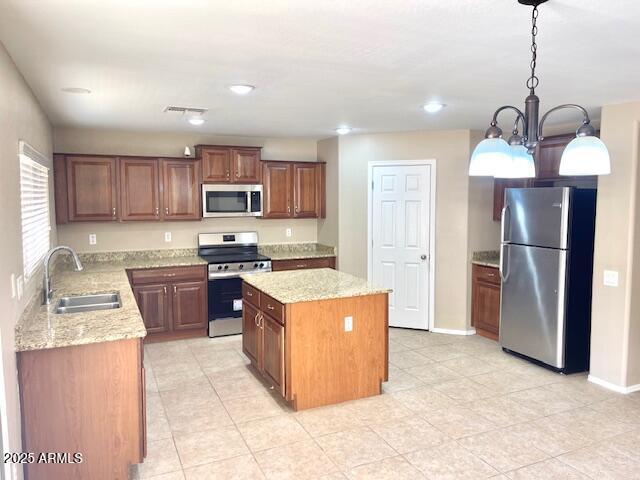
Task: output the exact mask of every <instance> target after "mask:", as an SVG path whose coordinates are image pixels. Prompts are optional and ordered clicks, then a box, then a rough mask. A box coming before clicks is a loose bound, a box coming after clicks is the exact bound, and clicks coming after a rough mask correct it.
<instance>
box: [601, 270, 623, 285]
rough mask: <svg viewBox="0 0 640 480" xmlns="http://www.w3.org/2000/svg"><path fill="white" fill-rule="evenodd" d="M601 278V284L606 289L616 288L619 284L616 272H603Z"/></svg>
mask: <svg viewBox="0 0 640 480" xmlns="http://www.w3.org/2000/svg"><path fill="white" fill-rule="evenodd" d="M603 277H604V278H603V283H604V284H605V285H606V286H607V287H617V286H618V285H619V283H620V278H619V275H618V272H616V271H615V270H605V271H604V276H603Z"/></svg>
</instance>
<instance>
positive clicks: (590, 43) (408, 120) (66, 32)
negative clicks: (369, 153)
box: [0, 0, 640, 137]
mask: <svg viewBox="0 0 640 480" xmlns="http://www.w3.org/2000/svg"><path fill="white" fill-rule="evenodd" d="M539 27H540V33H539V39H538V43H539V50H538V51H539V55H540V57H539V62H538V65H539V68H538V72H539V77H540V80H541V82H540V87H539V89H538V94H539V95H540V97H541V98H542V101H543V105H542V107H543V108H549V107H551V106H553V105H555V104H558V103H567V102H575V103H580V104H582V105H584V106H585V107H587V108H588V109H589V110H590V112H592V113H593V114H594V116H596V117H597V116H598V115H599V107H600V106H601V105H606V104H612V103H618V102H624V101H629V100H637V99H640V88H639V86H640V61H638V59H639V58H640V41H639V38H640V37H639V36H638V32H640V2H638V1H637V0H607V1H602V0H581V1H578V0H550V1H549V2H548V3H546V4H544V5H542V6H541V7H540V18H539ZM0 41H2V43H3V44H4V45H5V47H6V48H7V50H8V51H9V53H10V55H11V56H12V57H13V59H14V61H15V62H16V64H17V65H18V68H19V69H20V71H21V72H22V73H23V75H24V76H25V78H26V79H27V81H28V83H29V84H30V85H31V87H32V89H33V90H34V92H35V94H36V96H37V97H38V99H39V100H40V102H41V103H42V105H43V106H44V108H45V110H46V112H47V114H48V115H49V118H50V119H51V121H52V122H53V123H54V125H74V126H87V127H100V128H123V129H144V130H158V131H169V130H171V131H183V130H184V131H193V130H196V129H197V130H199V131H203V132H212V133H214V132H215V133H219V134H230V135H259V136H315V137H326V136H329V135H331V134H333V128H335V127H336V126H338V125H339V124H343V123H345V124H349V125H351V126H353V127H354V128H355V131H357V132H379V131H399V130H416V129H442V128H486V126H487V123H488V121H489V120H490V116H491V114H492V113H493V111H494V110H495V108H497V107H498V106H500V105H502V104H504V103H514V104H517V105H520V104H522V103H523V101H524V97H525V96H526V95H527V93H528V92H527V90H526V89H525V87H524V83H525V81H526V78H527V76H528V73H529V71H528V68H529V56H530V52H529V42H530V9H529V7H524V6H521V5H519V4H518V3H517V2H516V0H450V1H443V0H348V1H344V0H340V1H334V0H233V1H229V0H225V1H218V0H128V1H125V0H109V1H105V0H2V2H0ZM235 83H249V84H253V85H256V86H257V87H258V88H257V89H256V90H255V91H254V92H253V93H252V94H250V95H248V96H246V97H240V96H237V95H233V94H231V93H230V92H229V91H228V90H227V86H228V85H230V84H235ZM64 87H84V88H89V89H91V90H92V91H93V93H92V94H91V95H77V94H76V95H74V94H69V93H64V92H62V91H61V88H64ZM429 100H441V101H443V102H444V103H446V104H448V105H449V106H448V108H446V109H445V110H444V111H443V112H442V113H440V114H438V115H435V116H434V115H428V114H426V113H424V112H423V111H422V110H421V109H420V106H421V104H422V103H424V102H426V101H429ZM167 105H179V106H188V107H202V108H207V109H208V110H209V112H208V113H207V114H206V117H205V118H206V119H207V122H206V123H205V124H204V125H203V126H201V127H194V126H191V125H189V124H188V123H187V122H186V120H185V119H184V118H175V117H172V116H169V115H167V114H164V113H162V111H163V109H164V107H166V106H167ZM573 115H576V114H575V113H574V114H573ZM567 118H569V119H570V118H572V117H564V118H561V119H560V120H562V121H565V120H566V119H567ZM506 120H507V119H505V122H504V126H505V127H506V126H507V124H508V123H510V122H511V119H509V122H507V121H506ZM576 120H577V119H576Z"/></svg>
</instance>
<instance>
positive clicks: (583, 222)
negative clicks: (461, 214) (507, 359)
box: [500, 187, 596, 373]
mask: <svg viewBox="0 0 640 480" xmlns="http://www.w3.org/2000/svg"><path fill="white" fill-rule="evenodd" d="M595 209H596V190H595V189H580V188H574V187H542V188H509V189H506V191H505V205H504V208H503V210H502V241H501V246H500V276H501V279H502V291H501V300H500V344H501V345H502V347H503V349H504V350H505V351H508V352H511V353H515V354H517V355H519V356H523V357H525V358H527V359H530V360H533V361H534V362H536V363H540V364H543V365H545V366H548V367H550V368H552V369H553V370H556V371H561V372H565V373H571V372H579V371H584V370H588V368H589V342H590V331H591V328H590V327H591V284H592V278H593V238H594V230H595Z"/></svg>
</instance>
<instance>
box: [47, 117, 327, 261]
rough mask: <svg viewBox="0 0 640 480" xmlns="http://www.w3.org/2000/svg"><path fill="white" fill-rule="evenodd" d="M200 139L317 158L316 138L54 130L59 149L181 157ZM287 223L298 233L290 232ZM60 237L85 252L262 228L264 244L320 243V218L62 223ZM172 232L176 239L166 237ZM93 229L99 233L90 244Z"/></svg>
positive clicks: (192, 242) (273, 156)
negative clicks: (165, 236) (290, 235)
mask: <svg viewBox="0 0 640 480" xmlns="http://www.w3.org/2000/svg"><path fill="white" fill-rule="evenodd" d="M196 144H218V145H249V146H261V147H263V148H262V158H263V159H265V160H296V161H303V162H312V161H316V160H317V155H318V151H317V141H316V139H315V138H258V137H229V136H227V137H221V136H214V135H202V134H195V133H194V134H189V133H154V132H135V131H133V132H132V131H117V130H96V129H84V128H58V127H56V128H55V130H54V148H55V151H56V152H59V153H95V154H111V155H149V156H181V155H182V152H183V150H184V147H185V146H186V145H188V146H190V147H191V148H192V151H193V145H196ZM287 227H290V228H292V230H293V236H292V237H287V236H286V229H287ZM58 230H59V241H60V243H62V244H67V245H70V246H71V247H73V248H75V249H77V250H78V251H80V252H89V251H115V250H144V249H163V248H193V247H195V246H196V238H197V234H198V233H201V232H220V231H242V230H256V231H257V232H258V235H259V238H260V242H261V243H284V242H315V241H316V240H317V238H318V221H317V220H316V219H295V220H293V219H291V220H263V219H256V218H229V219H219V218H208V219H203V220H202V221H196V222H122V223H117V222H114V223H103V222H95V223H74V224H68V225H60V227H59V229H58ZM164 232H171V234H172V242H171V243H166V242H165V241H164ZM89 233H95V234H96V235H97V236H98V243H97V244H96V245H89V240H88V237H89Z"/></svg>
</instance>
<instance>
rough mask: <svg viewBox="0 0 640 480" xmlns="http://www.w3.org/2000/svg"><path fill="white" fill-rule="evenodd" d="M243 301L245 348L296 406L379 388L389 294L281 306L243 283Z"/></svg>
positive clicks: (374, 392)
mask: <svg viewBox="0 0 640 480" xmlns="http://www.w3.org/2000/svg"><path fill="white" fill-rule="evenodd" d="M242 298H243V302H242V325H243V331H242V350H243V352H244V353H245V354H246V355H247V357H249V359H250V360H251V364H252V365H253V367H254V368H255V369H256V371H257V372H258V373H259V374H260V375H261V376H262V377H263V378H264V380H265V381H266V383H268V384H269V385H271V387H273V389H274V390H275V391H277V392H279V393H280V394H281V395H282V397H283V398H284V399H285V400H287V401H288V402H289V403H290V404H291V405H292V407H293V409H294V410H302V409H307V408H313V407H318V406H321V405H330V404H333V403H339V402H344V401H347V400H354V399H356V398H362V397H368V396H371V395H377V394H379V393H381V388H382V387H381V385H382V382H384V381H386V379H387V378H388V354H389V351H388V316H387V314H388V300H387V294H374V295H368V296H359V297H351V298H336V299H327V300H319V301H311V302H300V303H293V304H282V303H280V302H278V301H277V300H275V299H274V298H273V297H271V296H269V295H266V294H265V293H264V292H261V291H260V290H258V289H256V288H254V287H253V286H251V285H249V284H247V283H246V282H244V283H243V286H242ZM346 316H351V317H352V322H353V325H354V328H353V331H348V332H345V328H344V322H345V317H346Z"/></svg>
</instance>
